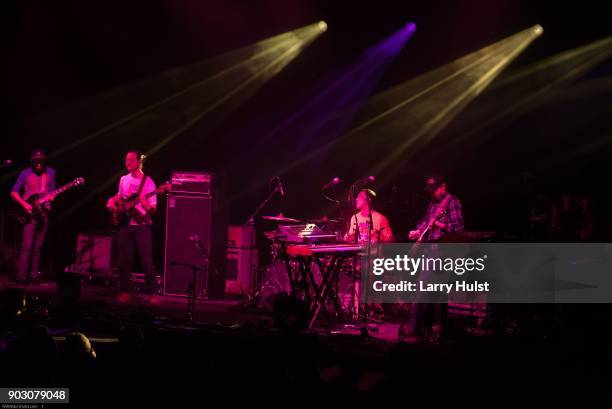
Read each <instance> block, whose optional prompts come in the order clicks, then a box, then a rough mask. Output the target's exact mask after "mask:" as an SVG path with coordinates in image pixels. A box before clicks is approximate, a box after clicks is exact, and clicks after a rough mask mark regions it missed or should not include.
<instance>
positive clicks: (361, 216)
mask: <svg viewBox="0 0 612 409" xmlns="http://www.w3.org/2000/svg"><path fill="white" fill-rule="evenodd" d="M375 197H376V193H374V192H373V191H372V190H370V189H364V190H361V191H360V192H359V194H358V195H357V197H356V198H355V209H357V213H355V214H354V215H353V216H352V217H351V222H350V227H349V231H348V232H347V234H346V240H347V241H353V242H357V243H359V244H361V245H366V244H367V243H368V241H369V242H370V243H372V244H375V243H384V242H390V241H392V240H393V231H392V230H391V225H390V224H389V219H387V218H386V217H385V216H383V215H382V214H381V213H379V212H377V211H376V210H374V198H375ZM357 268H358V269H359V270H360V267H357ZM359 294H360V282H359V280H355V281H354V282H353V311H354V315H355V316H358V313H359V308H360V307H359V298H360V297H359ZM371 307H372V309H371V310H370V311H371V313H373V314H378V315H380V314H382V313H383V307H382V305H381V304H372V305H371ZM366 311H367V309H366Z"/></svg>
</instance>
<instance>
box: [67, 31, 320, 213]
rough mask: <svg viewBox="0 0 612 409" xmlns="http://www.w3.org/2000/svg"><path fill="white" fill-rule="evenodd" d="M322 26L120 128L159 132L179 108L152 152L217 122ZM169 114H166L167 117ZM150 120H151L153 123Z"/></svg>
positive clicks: (93, 193)
mask: <svg viewBox="0 0 612 409" xmlns="http://www.w3.org/2000/svg"><path fill="white" fill-rule="evenodd" d="M325 28H326V26H322V25H321V24H320V23H315V24H312V25H310V26H307V27H304V28H302V29H299V30H296V33H294V34H293V35H292V36H291V38H292V39H293V42H292V44H291V46H289V47H287V45H285V49H282V50H280V51H282V52H280V54H279V55H273V56H272V57H273V58H272V57H270V56H269V57H268V59H267V60H265V61H259V60H258V61H257V63H256V64H251V65H248V66H247V67H245V69H244V71H243V72H239V73H234V74H238V75H237V76H236V78H228V72H227V71H226V72H225V73H224V74H225V75H223V76H221V77H219V76H217V78H216V81H215V85H216V86H217V88H215V89H211V87H207V88H205V89H200V88H201V87H200V86H199V87H198V91H201V92H202V93H205V96H203V95H199V94H197V93H196V94H195V95H192V96H191V97H190V98H188V99H187V100H186V101H175V103H177V107H159V108H158V109H161V110H162V112H161V113H157V114H155V112H152V113H150V115H149V117H145V118H142V119H141V121H143V120H144V121H145V124H146V125H147V128H145V127H143V124H142V123H141V122H140V121H137V122H132V123H131V124H130V126H124V127H123V128H122V130H123V132H125V133H126V135H130V134H133V132H134V131H135V130H134V129H133V128H134V127H142V128H144V129H145V130H146V131H147V132H157V133H159V132H162V130H163V129H164V126H165V125H166V123H167V122H168V121H169V120H170V122H172V121H174V120H176V119H177V118H176V116H177V112H172V109H175V110H176V109H179V110H180V112H178V114H179V118H178V119H179V120H181V122H183V123H182V124H181V125H180V126H179V127H178V128H175V129H174V130H173V131H171V132H170V133H169V134H166V135H165V136H163V137H162V138H161V139H160V140H159V141H158V142H156V143H155V144H154V145H153V146H152V147H150V148H149V149H147V151H146V154H147V155H153V154H155V153H157V152H158V151H159V150H160V149H162V148H163V147H164V146H166V145H167V144H168V143H170V142H171V141H172V140H173V139H174V138H176V137H177V136H178V135H180V134H182V133H183V132H185V131H186V130H187V129H189V128H191V127H192V126H193V125H194V124H196V123H197V122H199V121H201V120H202V119H203V118H204V117H205V116H206V115H209V114H211V113H213V112H214V113H215V114H216V115H217V116H216V117H215V118H212V119H211V120H210V121H209V122H211V123H216V122H218V120H219V118H220V117H221V116H224V115H227V114H228V113H229V112H231V110H232V109H233V108H234V107H235V106H237V105H238V104H239V103H241V102H243V101H244V100H245V99H246V98H248V97H249V96H250V95H252V94H253V93H254V92H255V90H257V89H258V88H259V87H261V86H262V85H263V84H265V83H266V82H267V81H268V80H269V79H271V78H272V77H273V76H274V75H276V74H278V73H279V72H280V71H281V70H282V69H283V68H284V67H285V66H286V65H287V64H289V63H290V62H291V61H292V60H293V59H294V58H295V57H297V56H298V55H299V53H300V52H301V51H302V50H303V49H304V48H306V47H307V46H308V45H309V44H310V43H311V42H312V41H314V40H315V39H316V38H317V37H318V36H319V35H320V34H321V33H323V32H324V31H325ZM276 48H278V47H276ZM267 54H270V53H267ZM209 85H210V84H209ZM204 97H206V99H205V102H206V103H203V102H202V101H201V99H203V98H204ZM194 101H195V102H194ZM202 105H204V107H202ZM196 108H197V109H198V112H192V111H194V110H195V109H196ZM163 110H168V112H163ZM185 111H188V117H187V118H186V120H185V121H183V118H182V117H180V114H181V113H184V112H185ZM169 116H170V118H168V117H169ZM147 119H149V121H150V122H149V121H147ZM151 123H153V126H152V124H151ZM171 126H174V123H173V122H172V123H171ZM153 139H157V138H153ZM120 174H121V172H118V173H117V174H115V175H114V176H112V177H111V178H109V179H107V180H106V181H105V182H104V183H102V184H100V185H99V186H98V187H97V188H96V189H94V190H93V191H91V192H90V193H89V194H88V195H87V196H85V197H84V198H83V199H82V200H80V201H79V202H77V203H75V204H74V205H73V206H72V207H71V208H70V209H67V211H66V212H65V213H64V215H63V217H64V218H65V217H67V216H68V215H70V214H71V213H73V212H74V211H75V210H76V209H78V208H79V207H81V206H82V205H84V204H85V203H87V202H89V201H90V200H92V199H93V198H95V197H97V196H98V195H99V194H100V193H102V192H103V191H105V190H107V189H109V188H110V187H111V186H112V185H113V184H114V183H116V181H117V179H118V178H119V176H120Z"/></svg>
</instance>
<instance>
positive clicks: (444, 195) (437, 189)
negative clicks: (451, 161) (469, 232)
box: [408, 176, 463, 242]
mask: <svg viewBox="0 0 612 409" xmlns="http://www.w3.org/2000/svg"><path fill="white" fill-rule="evenodd" d="M446 189H447V188H446V181H445V180H444V178H443V177H442V176H430V177H428V178H427V179H426V181H425V190H426V191H427V193H429V195H430V196H431V201H430V202H429V206H427V213H426V214H425V217H424V218H423V219H422V220H421V221H420V222H419V223H418V224H417V229H416V230H412V231H411V232H410V233H409V235H408V238H409V239H410V240H416V239H418V238H419V237H420V235H421V234H422V233H423V232H424V231H425V229H426V228H427V223H429V222H430V221H431V220H433V218H434V215H435V213H436V211H440V212H441V211H444V210H445V211H446V212H445V213H444V215H442V216H441V217H440V218H439V219H438V220H437V221H435V222H434V224H433V225H432V227H431V230H430V231H429V232H428V233H427V234H426V236H425V237H424V240H425V241H429V242H435V241H438V240H440V239H441V238H442V237H443V236H445V235H447V234H452V233H456V232H459V231H462V230H463V212H462V211H461V202H460V201H459V199H457V197H455V196H453V195H451V194H450V193H448V191H447V190H446ZM441 203H442V208H441V209H439V210H438V206H439V205H440V204H441Z"/></svg>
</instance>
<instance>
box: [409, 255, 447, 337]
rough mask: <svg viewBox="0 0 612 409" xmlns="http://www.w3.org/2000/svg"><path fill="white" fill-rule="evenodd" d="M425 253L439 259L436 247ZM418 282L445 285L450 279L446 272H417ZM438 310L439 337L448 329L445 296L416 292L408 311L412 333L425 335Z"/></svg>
mask: <svg viewBox="0 0 612 409" xmlns="http://www.w3.org/2000/svg"><path fill="white" fill-rule="evenodd" d="M428 250H429V251H427V252H426V255H427V256H428V257H441V256H443V255H441V254H439V253H438V251H437V250H436V247H433V248H432V249H428ZM417 277H418V279H419V280H422V281H424V282H425V283H431V284H441V283H447V282H448V281H449V278H450V273H448V272H439V271H436V272H431V271H423V270H421V271H419V272H418V275H417ZM436 309H439V311H440V315H439V319H440V320H439V322H440V332H441V335H443V336H445V335H446V334H445V333H446V331H447V329H448V328H447V327H448V325H447V324H448V296H447V295H446V294H439V293H434V294H429V293H426V292H418V293H417V295H416V298H415V302H414V304H413V305H412V308H411V310H410V326H411V327H412V331H413V332H414V333H415V334H416V335H418V336H423V335H426V332H428V331H429V330H431V327H432V325H433V323H434V321H435V311H436Z"/></svg>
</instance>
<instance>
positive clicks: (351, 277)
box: [256, 213, 361, 326]
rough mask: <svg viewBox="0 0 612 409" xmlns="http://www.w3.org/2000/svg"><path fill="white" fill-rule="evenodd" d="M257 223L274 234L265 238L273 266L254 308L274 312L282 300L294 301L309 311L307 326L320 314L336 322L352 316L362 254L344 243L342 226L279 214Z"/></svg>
mask: <svg viewBox="0 0 612 409" xmlns="http://www.w3.org/2000/svg"><path fill="white" fill-rule="evenodd" d="M261 219H263V220H266V221H270V222H274V223H276V228H275V229H274V230H271V231H267V232H265V233H264V236H265V237H266V239H267V240H268V242H269V247H268V248H269V252H270V255H271V262H270V264H269V265H268V266H267V267H266V268H265V270H264V271H263V276H262V277H261V281H260V285H259V291H258V293H257V294H256V296H257V297H258V299H259V302H258V305H259V306H260V307H261V308H263V309H265V310H268V311H272V309H273V308H274V303H275V301H276V300H277V299H279V297H280V296H285V295H289V296H295V297H298V298H299V299H301V300H302V301H304V302H305V304H306V305H307V307H308V308H309V309H310V311H311V316H310V317H309V326H312V324H313V323H314V321H315V320H316V319H317V317H318V316H319V313H320V312H321V311H324V312H325V315H326V316H327V317H333V318H334V319H336V320H337V319H340V318H341V317H349V316H355V315H356V308H355V304H356V299H357V296H358V295H357V294H355V288H356V286H355V280H356V279H357V277H356V268H355V263H356V259H357V256H358V254H359V252H360V251H361V248H360V247H359V246H355V245H354V244H353V243H346V242H345V241H344V240H343V239H342V237H343V233H342V227H343V226H342V222H341V221H340V220H337V219H329V218H326V217H324V218H320V219H309V220H305V221H303V220H300V219H297V218H292V217H286V216H285V215H283V214H282V213H281V214H278V215H275V216H261Z"/></svg>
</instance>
